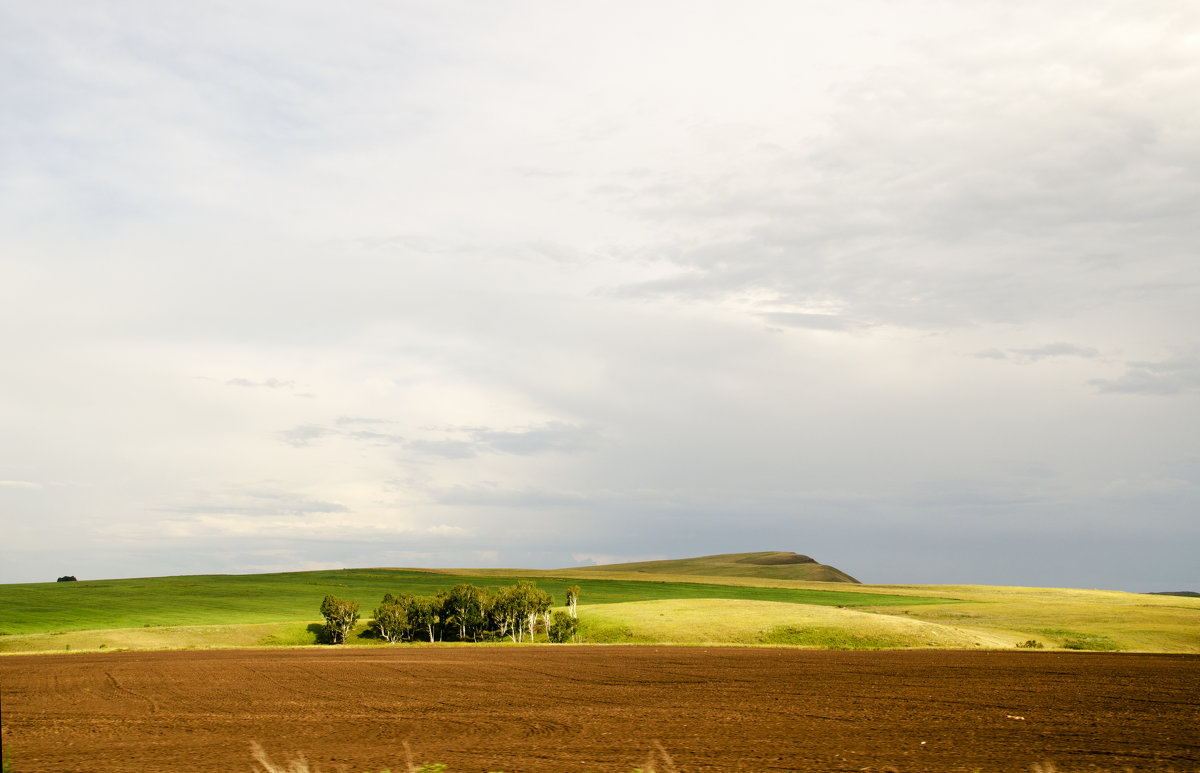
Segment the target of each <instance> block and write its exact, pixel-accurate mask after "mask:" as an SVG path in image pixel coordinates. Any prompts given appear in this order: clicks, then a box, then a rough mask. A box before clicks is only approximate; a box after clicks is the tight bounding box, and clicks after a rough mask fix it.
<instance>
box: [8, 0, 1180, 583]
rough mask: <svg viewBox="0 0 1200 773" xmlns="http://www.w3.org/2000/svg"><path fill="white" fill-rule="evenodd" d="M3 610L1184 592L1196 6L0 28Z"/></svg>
mask: <svg viewBox="0 0 1200 773" xmlns="http://www.w3.org/2000/svg"><path fill="white" fill-rule="evenodd" d="M0 105H3V109H2V110H0V351H2V352H3V357H2V358H0V513H2V518H3V522H2V528H3V540H2V547H0V581H3V582H20V581H44V580H53V579H54V578H55V577H57V576H58V575H61V574H74V575H77V576H79V577H80V578H81V579H83V578H99V577H124V576H145V575H163V574H183V573H215V572H256V571H273V570H299V569H308V568H324V567H353V566H520V567H537V568H553V567H561V566H571V565H581V564H589V563H593V562H609V561H617V560H640V559H650V558H667V557H671V558H676V557H684V556H692V555H702V554H708V553H721V552H734V551H750V550H795V551H797V552H801V553H806V554H809V555H811V556H813V557H815V558H816V559H817V560H819V561H822V562H824V563H829V564H833V565H835V566H837V567H838V568H840V569H842V570H844V571H846V572H848V573H850V574H852V575H854V576H856V577H858V578H859V579H861V580H863V581H864V582H879V583H907V582H915V583H991V584H1005V585H1043V586H1045V585H1053V586H1070V587H1088V588H1091V587H1099V588H1115V589H1123V590H1135V591H1150V590H1180V589H1194V590H1200V560H1198V559H1197V555H1198V554H1200V518H1198V517H1197V516H1198V515H1200V440H1198V430H1200V260H1198V258H1200V255H1198V252H1200V5H1198V4H1196V3H1186V2H1178V1H1177V0H1162V1H1156V0H1131V1H1130V2H1094V1H1088V2H1045V0H1039V2H1023V1H1020V0H1017V1H1014V0H1003V1H997V2H949V1H948V0H939V1H936V2H934V1H931V2H914V1H912V0H886V1H881V2H867V1H863V2H844V1H840V2H795V1H794V0H786V1H784V2H749V3H736V4H735V3H729V2H714V3H706V2H696V1H695V0H687V2H650V3H647V2H628V3H626V2H619V1H614V0H610V1H609V2H605V3H594V4H580V3H562V2H549V1H547V2H505V3H484V2H478V3H458V2H446V1H442V0H439V2H430V3H408V2H391V3H378V2H349V3H342V4H329V3H325V2H287V3H283V2H270V3H267V2H255V1H254V0H237V2H208V3H192V4H186V3H184V4H180V3H161V2H150V1H149V0H147V1H146V2H137V1H135V0H130V1H129V2H117V1H115V0H114V1H111V2H105V1H101V2H92V3H67V2H42V3H31V2H15V1H11V2H10V1H8V0H0Z"/></svg>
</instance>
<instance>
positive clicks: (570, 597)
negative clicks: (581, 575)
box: [567, 585, 579, 618]
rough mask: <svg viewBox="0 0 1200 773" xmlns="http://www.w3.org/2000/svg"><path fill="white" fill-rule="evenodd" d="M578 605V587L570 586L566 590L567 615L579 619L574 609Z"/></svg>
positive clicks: (577, 612)
mask: <svg viewBox="0 0 1200 773" xmlns="http://www.w3.org/2000/svg"><path fill="white" fill-rule="evenodd" d="M578 605H579V586H578V585H572V586H571V587H570V588H567V614H569V615H570V616H571V617H573V618H578V617H579V611H578V610H577V609H576V607H577V606H578Z"/></svg>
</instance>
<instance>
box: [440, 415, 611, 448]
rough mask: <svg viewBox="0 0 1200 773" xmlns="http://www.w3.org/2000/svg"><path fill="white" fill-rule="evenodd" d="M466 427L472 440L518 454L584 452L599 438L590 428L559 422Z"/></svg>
mask: <svg viewBox="0 0 1200 773" xmlns="http://www.w3.org/2000/svg"><path fill="white" fill-rule="evenodd" d="M463 430H464V431H465V432H466V433H467V434H468V435H469V436H470V438H471V440H472V441H473V442H475V443H476V444H478V445H480V446H482V447H484V448H486V449H488V450H490V451H494V452H497V453H503V454H514V455H517V456H530V455H533V454H543V453H548V452H551V451H555V452H562V453H571V452H574V451H582V450H585V449H588V448H591V447H592V446H593V445H594V444H595V442H596V441H597V439H598V438H599V433H598V432H597V431H596V430H594V429H592V428H590V427H580V426H576V425H573V424H566V423H564V422H559V421H549V422H546V423H545V424H541V425H534V426H531V427H527V428H524V429H516V430H496V429H491V428H488V427H465V428H463Z"/></svg>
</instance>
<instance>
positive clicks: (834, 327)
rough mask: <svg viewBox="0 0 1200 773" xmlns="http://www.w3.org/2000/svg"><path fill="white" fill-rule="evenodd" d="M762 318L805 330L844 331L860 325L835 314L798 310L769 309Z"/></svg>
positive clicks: (772, 322)
mask: <svg viewBox="0 0 1200 773" xmlns="http://www.w3.org/2000/svg"><path fill="white" fill-rule="evenodd" d="M759 316H761V317H762V318H763V319H764V320H766V321H767V322H770V323H771V324H773V325H782V326H784V327H795V328H804V329H807V330H831V331H837V332H844V331H848V330H855V329H858V328H860V327H862V325H861V324H859V323H857V322H854V321H853V320H849V319H846V318H844V317H840V316H838V315H836V314H810V313H805V312H798V311H771V312H765V313H763V314H760V315H759Z"/></svg>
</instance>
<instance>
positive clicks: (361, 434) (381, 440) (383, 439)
mask: <svg viewBox="0 0 1200 773" xmlns="http://www.w3.org/2000/svg"><path fill="white" fill-rule="evenodd" d="M342 434H343V435H344V436H345V437H348V438H351V439H353V440H362V441H364V442H369V443H373V444H375V445H381V446H386V445H399V444H401V443H403V442H404V438H403V437H402V436H400V435H393V434H389V433H386V432H372V431H370V430H355V431H353V432H345V433H342Z"/></svg>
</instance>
